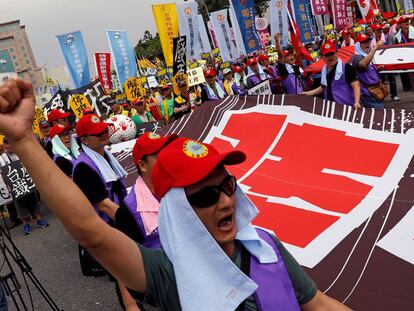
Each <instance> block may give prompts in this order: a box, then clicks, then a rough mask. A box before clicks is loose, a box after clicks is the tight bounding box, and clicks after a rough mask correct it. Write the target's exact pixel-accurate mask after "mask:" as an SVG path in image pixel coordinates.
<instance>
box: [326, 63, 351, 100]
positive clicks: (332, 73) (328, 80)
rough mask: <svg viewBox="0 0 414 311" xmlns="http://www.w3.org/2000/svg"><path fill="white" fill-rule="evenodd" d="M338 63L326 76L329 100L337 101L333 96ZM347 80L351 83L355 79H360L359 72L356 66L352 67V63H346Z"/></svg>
mask: <svg viewBox="0 0 414 311" xmlns="http://www.w3.org/2000/svg"><path fill="white" fill-rule="evenodd" d="M337 65H338V64H336V65H335V66H334V67H333V68H332V69H331V71H329V72H328V76H327V77H326V80H327V83H328V86H327V87H328V98H327V99H328V100H330V101H335V100H334V98H333V96H332V80H333V79H334V77H335V72H336V66H337ZM345 80H346V82H347V83H348V84H351V83H352V82H354V81H357V80H358V74H357V72H356V71H355V68H354V67H352V65H351V64H345Z"/></svg>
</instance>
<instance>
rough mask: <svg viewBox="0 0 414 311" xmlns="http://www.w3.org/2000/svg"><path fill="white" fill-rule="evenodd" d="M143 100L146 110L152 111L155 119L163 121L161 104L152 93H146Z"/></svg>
mask: <svg viewBox="0 0 414 311" xmlns="http://www.w3.org/2000/svg"><path fill="white" fill-rule="evenodd" d="M141 99H142V101H143V102H144V104H145V107H146V108H145V110H146V111H148V112H150V113H151V115H152V117H153V118H154V120H155V121H157V122H160V121H163V117H162V113H161V109H160V106H159V105H158V104H157V100H156V99H155V97H153V96H152V95H151V94H150V93H145V94H144V95H143V96H142V98H141Z"/></svg>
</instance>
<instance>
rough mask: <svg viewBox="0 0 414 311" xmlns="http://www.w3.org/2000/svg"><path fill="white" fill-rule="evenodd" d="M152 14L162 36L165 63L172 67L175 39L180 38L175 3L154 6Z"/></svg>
mask: <svg viewBox="0 0 414 311" xmlns="http://www.w3.org/2000/svg"><path fill="white" fill-rule="evenodd" d="M152 12H153V14H154V19H155V24H156V25H157V29H158V33H159V35H160V41H161V47H162V52H163V54H164V59H165V63H166V64H167V66H172V65H173V38H176V37H177V36H178V15H177V10H176V7H175V3H169V4H157V5H153V6H152Z"/></svg>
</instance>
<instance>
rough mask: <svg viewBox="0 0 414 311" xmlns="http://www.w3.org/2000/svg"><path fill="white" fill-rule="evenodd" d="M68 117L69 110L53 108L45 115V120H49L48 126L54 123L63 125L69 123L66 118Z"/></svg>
mask: <svg viewBox="0 0 414 311" xmlns="http://www.w3.org/2000/svg"><path fill="white" fill-rule="evenodd" d="M69 117H70V112H63V111H61V110H59V109H53V110H51V111H50V112H49V114H48V115H47V121H48V122H49V124H50V126H54V125H55V124H62V125H64V126H66V125H69V124H70V123H69V120H68V118H69Z"/></svg>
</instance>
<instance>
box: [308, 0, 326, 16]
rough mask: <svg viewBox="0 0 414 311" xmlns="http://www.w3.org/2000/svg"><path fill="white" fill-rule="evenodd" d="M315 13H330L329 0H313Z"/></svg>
mask: <svg viewBox="0 0 414 311" xmlns="http://www.w3.org/2000/svg"><path fill="white" fill-rule="evenodd" d="M311 6H312V12H313V15H325V14H329V8H328V3H327V0H311Z"/></svg>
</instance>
